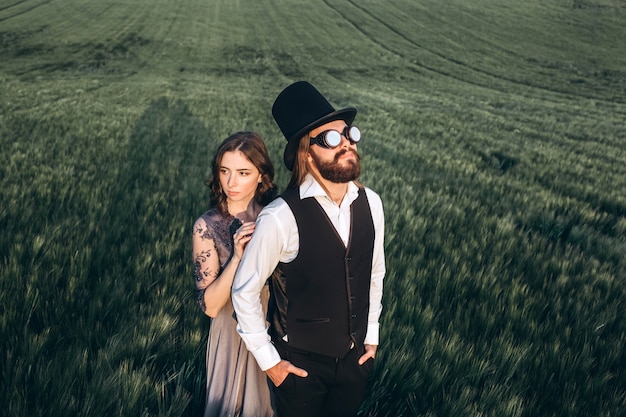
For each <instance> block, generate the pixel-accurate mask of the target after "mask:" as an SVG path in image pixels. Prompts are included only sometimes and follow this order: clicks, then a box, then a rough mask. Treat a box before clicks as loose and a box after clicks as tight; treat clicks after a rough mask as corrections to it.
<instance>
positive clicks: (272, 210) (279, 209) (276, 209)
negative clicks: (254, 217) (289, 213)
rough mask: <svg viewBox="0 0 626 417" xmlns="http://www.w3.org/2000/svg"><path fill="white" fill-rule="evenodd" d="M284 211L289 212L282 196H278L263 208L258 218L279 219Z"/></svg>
mask: <svg viewBox="0 0 626 417" xmlns="http://www.w3.org/2000/svg"><path fill="white" fill-rule="evenodd" d="M285 210H289V205H288V204H287V202H286V201H285V199H284V198H283V197H282V196H278V197H276V198H275V199H273V200H272V201H271V202H270V203H269V204H268V205H267V206H265V207H263V209H262V210H261V213H259V217H267V216H271V217H276V216H278V217H280V215H281V214H283V213H284V211H285Z"/></svg>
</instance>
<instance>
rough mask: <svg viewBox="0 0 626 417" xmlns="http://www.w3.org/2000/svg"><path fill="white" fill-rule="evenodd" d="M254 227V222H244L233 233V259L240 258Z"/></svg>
mask: <svg viewBox="0 0 626 417" xmlns="http://www.w3.org/2000/svg"><path fill="white" fill-rule="evenodd" d="M255 227H256V223H255V222H245V223H243V224H242V225H241V227H240V228H239V229H237V231H236V232H235V234H233V258H234V259H235V260H237V261H239V260H241V257H242V256H243V251H244V249H245V248H246V245H247V244H248V242H250V239H252V233H253V232H254V228H255Z"/></svg>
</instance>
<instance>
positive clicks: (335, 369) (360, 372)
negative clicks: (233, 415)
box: [274, 340, 373, 417]
mask: <svg viewBox="0 0 626 417" xmlns="http://www.w3.org/2000/svg"><path fill="white" fill-rule="evenodd" d="M274 344H275V345H276V348H277V349H278V352H279V353H280V356H281V358H283V359H285V360H288V361H289V362H291V363H293V364H294V365H295V366H297V367H298V368H302V369H304V370H306V371H307V372H308V373H309V375H308V376H307V377H305V378H302V377H299V376H296V375H294V374H289V376H287V378H286V379H285V381H283V383H282V384H280V386H278V387H274V399H275V401H276V409H277V414H278V417H294V416H297V417H353V416H356V415H357V412H358V411H359V408H360V407H361V404H362V403H363V400H364V399H365V390H366V388H367V380H368V377H369V373H370V370H371V368H372V366H373V360H372V359H369V360H368V361H367V362H365V363H364V364H363V365H359V363H358V360H359V357H361V355H362V354H363V353H364V348H363V347H361V348H360V349H357V348H356V347H355V348H353V349H352V350H350V352H349V353H348V354H347V355H346V356H345V357H344V358H340V359H338V358H332V357H329V356H324V355H319V354H315V353H309V352H305V351H301V350H297V349H294V348H291V347H289V345H288V344H287V343H285V342H283V341H282V340H281V341H275V342H274Z"/></svg>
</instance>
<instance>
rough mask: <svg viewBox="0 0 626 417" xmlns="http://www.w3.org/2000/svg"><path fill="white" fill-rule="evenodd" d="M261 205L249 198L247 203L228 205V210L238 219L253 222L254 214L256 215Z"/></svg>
mask: <svg viewBox="0 0 626 417" xmlns="http://www.w3.org/2000/svg"><path fill="white" fill-rule="evenodd" d="M261 208H262V207H261V205H260V204H258V203H257V202H256V201H255V200H254V199H252V200H250V202H249V203H248V204H247V205H244V204H238V205H235V206H231V205H230V204H229V205H228V212H229V213H230V214H231V215H232V216H233V217H237V218H238V219H239V220H241V221H244V222H253V221H255V220H256V216H258V214H259V212H260V211H261Z"/></svg>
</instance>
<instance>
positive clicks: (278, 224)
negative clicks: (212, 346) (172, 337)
mask: <svg viewBox="0 0 626 417" xmlns="http://www.w3.org/2000/svg"><path fill="white" fill-rule="evenodd" d="M365 192H366V195H367V199H368V202H369V205H370V210H371V213H372V220H373V222H374V233H375V238H374V253H373V259H372V277H371V282H370V303H369V316H368V321H367V333H366V335H365V344H368V345H378V330H379V329H378V328H379V318H380V313H381V311H382V304H381V300H382V295H383V279H384V277H385V254H384V231H385V220H384V214H383V205H382V202H381V200H380V197H379V196H378V195H377V194H376V193H375V192H373V191H372V190H370V189H369V188H365ZM358 193H359V190H358V187H357V186H356V184H354V183H353V182H350V183H349V184H348V192H347V193H346V195H345V197H344V198H343V200H342V202H341V204H340V205H338V204H337V203H335V202H334V201H333V200H332V199H331V198H330V197H328V195H327V194H326V192H325V191H324V189H323V188H322V186H321V185H320V184H319V183H318V182H317V181H316V180H315V179H314V178H313V176H312V175H310V174H309V175H308V176H307V177H306V179H305V180H304V182H303V183H302V185H300V198H301V199H304V198H315V199H316V200H317V201H318V203H319V204H320V205H321V207H322V208H323V209H324V211H325V212H326V215H327V216H328V218H329V219H330V221H331V222H332V224H333V226H334V227H335V229H336V230H337V233H338V234H339V236H341V239H342V240H343V243H344V245H347V244H348V239H349V237H350V220H351V212H350V205H351V204H352V202H353V201H354V200H356V198H357V197H358ZM299 242H300V241H299V235H298V226H297V224H296V219H295V217H294V215H293V213H292V211H291V209H290V208H289V205H288V204H287V203H286V202H285V200H283V199H282V198H277V199H275V200H274V201H272V202H271V203H270V204H268V205H267V206H266V207H264V208H263V210H262V211H261V213H260V214H259V216H258V217H257V220H256V228H255V230H254V233H253V235H252V239H251V240H250V242H248V245H247V247H246V249H245V251H244V254H243V258H242V260H241V262H240V264H239V268H238V269H237V273H236V274H235V279H234V282H233V290H232V299H233V305H234V307H235V312H236V314H237V332H238V333H239V335H240V336H241V338H242V339H243V341H244V342H245V344H246V347H247V348H248V350H249V351H250V352H252V354H253V355H254V357H255V359H256V361H257V363H258V364H259V366H260V367H261V369H262V370H264V371H266V370H268V369H269V368H271V367H273V366H274V365H276V364H277V363H278V362H280V360H281V358H280V356H279V354H278V351H277V350H276V348H275V347H274V345H273V344H272V342H271V340H270V336H269V334H268V332H267V324H266V319H265V315H264V314H263V309H262V307H261V301H260V298H259V294H260V292H261V289H262V288H263V285H264V284H265V282H266V281H267V278H268V277H269V276H270V275H271V273H272V272H273V271H274V269H275V268H276V266H277V265H278V263H279V262H284V263H287V262H291V261H293V260H294V259H295V258H296V256H297V255H298V249H299ZM287 332H289V329H287ZM288 336H289V335H288V334H287V337H288Z"/></svg>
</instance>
